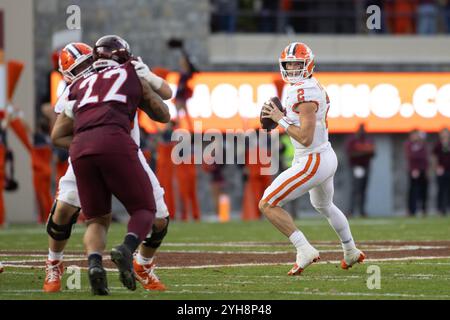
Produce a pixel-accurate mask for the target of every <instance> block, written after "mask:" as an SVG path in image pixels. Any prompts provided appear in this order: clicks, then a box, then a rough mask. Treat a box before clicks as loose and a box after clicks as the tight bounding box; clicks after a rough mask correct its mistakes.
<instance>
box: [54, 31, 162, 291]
mask: <svg viewBox="0 0 450 320" xmlns="http://www.w3.org/2000/svg"><path fill="white" fill-rule="evenodd" d="M93 55H94V59H95V62H94V64H93V67H94V71H93V72H91V73H89V74H87V75H85V76H84V77H82V78H80V79H78V80H77V81H75V82H74V83H72V85H71V87H70V93H69V99H68V100H69V102H68V103H67V105H66V108H65V111H64V116H63V117H61V118H60V119H58V121H59V123H57V124H55V129H54V131H53V132H52V140H53V142H54V143H55V144H57V145H59V146H69V145H70V157H71V159H72V164H73V168H74V172H75V175H76V179H77V188H78V190H79V196H80V201H81V207H82V210H83V212H84V213H85V215H86V217H87V218H88V219H89V220H88V227H87V230H86V233H85V237H84V243H85V246H86V251H87V254H88V260H89V280H90V283H91V287H92V291H93V293H94V294H101V295H103V294H108V288H107V281H106V273H105V270H104V269H103V267H102V252H103V250H104V249H105V241H106V233H107V230H108V226H109V223H110V221H111V215H110V212H111V197H112V194H114V195H115V196H116V197H117V198H118V199H119V200H120V201H121V202H122V203H123V205H124V206H125V208H126V209H127V211H128V213H129V214H130V216H131V218H130V221H129V224H128V233H127V235H126V236H125V239H124V242H123V244H121V245H118V246H116V247H115V248H113V250H112V251H111V259H112V260H113V262H114V263H115V264H116V265H117V267H118V269H119V273H120V280H121V281H122V283H123V284H124V285H125V286H126V287H127V288H129V289H130V290H135V289H136V283H135V278H134V274H133V266H132V253H133V252H134V251H135V250H136V248H137V247H138V245H139V244H140V242H141V241H142V240H144V239H145V237H146V235H147V234H148V233H149V231H150V230H151V227H152V224H153V220H154V215H155V201H154V198H153V197H148V194H149V193H151V192H152V186H151V183H150V180H149V179H148V175H147V174H146V172H145V170H144V168H143V167H142V165H141V162H140V160H139V157H138V153H137V151H138V150H137V149H138V146H137V145H136V143H134V141H133V139H132V138H131V137H130V130H131V123H132V121H133V119H134V116H135V113H136V111H137V108H138V106H141V109H142V110H143V111H144V112H146V113H147V114H148V115H149V116H150V117H151V118H152V119H154V120H157V121H160V122H168V121H169V119H170V115H169V112H168V108H167V106H166V105H165V104H164V102H163V101H162V100H161V98H160V97H159V96H158V95H157V94H156V93H155V92H154V91H153V90H152V89H151V87H150V85H149V84H148V82H146V81H141V80H140V79H139V77H138V75H137V74H136V71H135V67H134V65H133V64H132V59H131V58H132V57H131V53H130V49H129V46H128V44H127V43H126V42H125V41H124V40H123V39H121V38H120V37H117V36H109V38H107V39H106V40H105V37H104V38H101V39H100V40H99V41H97V44H96V46H95V48H94V53H93ZM71 118H73V122H72V120H71ZM72 127H73V129H72ZM72 130H73V131H72ZM72 134H73V136H72Z"/></svg>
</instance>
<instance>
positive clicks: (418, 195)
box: [405, 130, 429, 216]
mask: <svg viewBox="0 0 450 320" xmlns="http://www.w3.org/2000/svg"><path fill="white" fill-rule="evenodd" d="M405 154H406V158H407V160H408V175H409V192H408V214H409V215H410V216H415V215H416V211H417V207H418V203H420V205H421V209H422V211H423V214H424V215H426V214H427V202H428V177H427V170H428V157H429V154H428V148H427V144H426V141H425V133H424V132H421V131H419V130H414V131H412V132H411V133H410V135H409V140H408V141H406V143H405Z"/></svg>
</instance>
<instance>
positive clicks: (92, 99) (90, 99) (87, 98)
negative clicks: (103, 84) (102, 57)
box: [78, 69, 128, 108]
mask: <svg viewBox="0 0 450 320" xmlns="http://www.w3.org/2000/svg"><path fill="white" fill-rule="evenodd" d="M115 74H118V75H119V76H118V77H117V79H116V80H115V81H114V83H113V85H112V86H111V88H110V89H109V91H108V93H107V94H106V96H105V97H104V98H103V102H106V101H117V102H122V103H126V102H127V96H125V95H123V94H118V93H117V92H118V91H119V90H120V88H121V87H122V85H123V83H124V82H125V81H126V80H127V77H128V74H127V71H126V70H124V69H113V70H110V71H108V72H105V73H103V74H102V78H103V79H111V77H112V76H113V75H115ZM98 77H99V75H98V74H94V75H92V76H90V77H89V78H87V79H85V80H84V81H83V82H82V83H81V84H80V89H84V88H85V87H86V86H88V88H87V90H86V92H85V94H84V96H83V99H81V101H80V105H79V106H78V107H79V108H81V107H83V106H85V105H87V104H88V103H97V102H99V98H98V96H97V95H96V96H91V95H92V91H93V88H94V84H95V83H96V82H97V80H98Z"/></svg>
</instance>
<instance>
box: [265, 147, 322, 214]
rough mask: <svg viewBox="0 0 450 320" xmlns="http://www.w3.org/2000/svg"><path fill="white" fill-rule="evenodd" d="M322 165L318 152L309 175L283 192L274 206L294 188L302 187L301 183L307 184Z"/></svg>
mask: <svg viewBox="0 0 450 320" xmlns="http://www.w3.org/2000/svg"><path fill="white" fill-rule="evenodd" d="M319 165H320V154H319V153H317V154H316V163H315V165H314V168H313V170H312V171H311V173H310V174H309V175H307V176H306V177H305V178H304V179H303V180H300V181H299V182H298V183H296V184H294V185H293V186H292V187H290V188H289V189H288V190H287V191H286V192H285V193H283V194H282V195H281V196H280V197H279V198H278V199H277V200H275V202H274V203H273V204H272V205H273V206H276V205H277V204H278V203H279V202H280V201H281V200H283V199H284V198H286V197H287V196H288V195H289V193H291V192H292V191H293V190H295V189H297V188H298V187H300V186H301V185H303V184H305V183H306V182H308V181H309V180H311V178H312V177H314V175H315V174H316V172H317V169H318V168H319Z"/></svg>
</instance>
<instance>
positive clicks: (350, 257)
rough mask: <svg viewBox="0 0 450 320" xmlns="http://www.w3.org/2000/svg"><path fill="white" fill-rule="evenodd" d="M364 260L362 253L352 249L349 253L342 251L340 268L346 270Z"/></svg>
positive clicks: (364, 256)
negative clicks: (342, 257)
mask: <svg viewBox="0 0 450 320" xmlns="http://www.w3.org/2000/svg"><path fill="white" fill-rule="evenodd" d="M365 258H366V255H365V254H364V252H362V251H361V250H359V249H356V248H355V249H352V250H349V251H344V259H343V260H342V261H341V268H342V269H344V270H348V269H349V268H351V267H352V266H353V265H354V264H355V263H361V262H363V261H364V259H365Z"/></svg>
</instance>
